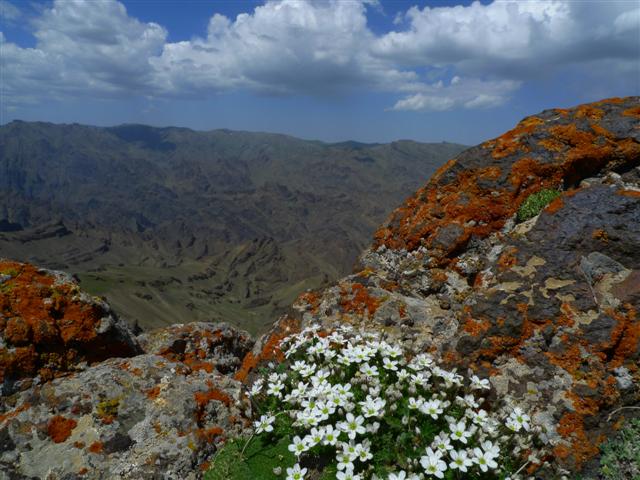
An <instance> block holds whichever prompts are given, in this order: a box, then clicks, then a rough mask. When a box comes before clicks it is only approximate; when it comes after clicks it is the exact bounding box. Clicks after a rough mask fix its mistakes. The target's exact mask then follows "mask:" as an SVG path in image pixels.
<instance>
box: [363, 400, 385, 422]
mask: <svg viewBox="0 0 640 480" xmlns="http://www.w3.org/2000/svg"><path fill="white" fill-rule="evenodd" d="M386 403H387V402H386V401H385V400H383V399H382V398H375V399H374V398H373V397H372V396H371V395H367V398H366V399H365V401H364V402H359V405H360V407H361V408H362V414H363V415H364V416H365V418H371V417H377V416H379V415H380V413H381V411H382V409H384V406H385V404H386Z"/></svg>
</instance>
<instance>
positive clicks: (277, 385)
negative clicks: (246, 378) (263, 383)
mask: <svg viewBox="0 0 640 480" xmlns="http://www.w3.org/2000/svg"><path fill="white" fill-rule="evenodd" d="M283 388H284V383H282V382H281V381H280V380H278V381H276V382H274V383H270V384H269V386H268V388H267V394H269V395H273V396H274V397H278V398H281V397H282V389H283Z"/></svg>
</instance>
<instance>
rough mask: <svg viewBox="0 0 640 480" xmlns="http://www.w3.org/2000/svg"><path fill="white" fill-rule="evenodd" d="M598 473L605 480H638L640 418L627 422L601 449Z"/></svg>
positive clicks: (639, 467) (639, 472)
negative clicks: (616, 435)
mask: <svg viewBox="0 0 640 480" xmlns="http://www.w3.org/2000/svg"><path fill="white" fill-rule="evenodd" d="M600 472H601V474H602V476H603V478H605V479H606V480H629V479H631V480H640V418H635V419H633V420H631V421H629V422H628V423H627V424H626V425H625V426H624V428H623V429H622V430H621V431H620V434H619V436H618V437H617V438H615V439H612V440H609V441H608V442H607V443H606V444H605V445H604V446H603V447H602V458H601V459H600Z"/></svg>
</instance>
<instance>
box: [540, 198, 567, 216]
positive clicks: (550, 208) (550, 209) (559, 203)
mask: <svg viewBox="0 0 640 480" xmlns="http://www.w3.org/2000/svg"><path fill="white" fill-rule="evenodd" d="M562 207H564V200H563V199H562V197H558V198H556V199H554V200H552V201H551V203H549V205H547V206H546V208H545V209H544V210H545V212H547V213H550V214H554V213H556V212H558V211H559V210H561V209H562Z"/></svg>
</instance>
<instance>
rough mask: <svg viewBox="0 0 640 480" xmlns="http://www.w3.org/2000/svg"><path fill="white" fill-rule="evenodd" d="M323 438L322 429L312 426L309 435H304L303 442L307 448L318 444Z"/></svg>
mask: <svg viewBox="0 0 640 480" xmlns="http://www.w3.org/2000/svg"><path fill="white" fill-rule="evenodd" d="M323 438H324V430H323V429H318V428H315V427H314V428H312V429H311V432H309V435H306V436H305V437H304V442H305V443H306V444H307V446H308V447H309V448H311V447H314V446H316V445H318V444H319V443H320V442H322V439H323Z"/></svg>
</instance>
